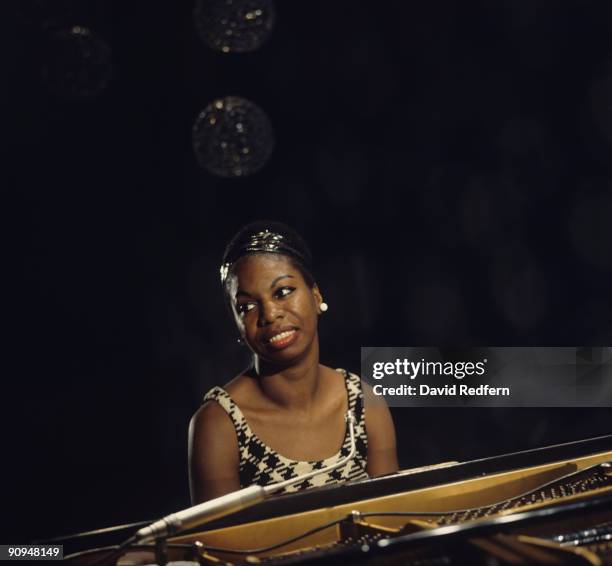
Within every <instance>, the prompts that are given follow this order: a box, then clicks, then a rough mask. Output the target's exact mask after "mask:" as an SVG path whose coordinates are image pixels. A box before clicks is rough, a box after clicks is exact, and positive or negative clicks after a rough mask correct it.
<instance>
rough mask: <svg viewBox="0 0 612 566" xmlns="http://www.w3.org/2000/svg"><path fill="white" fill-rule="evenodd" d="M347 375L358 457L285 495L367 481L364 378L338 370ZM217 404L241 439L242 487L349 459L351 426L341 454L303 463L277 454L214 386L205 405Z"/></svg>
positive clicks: (218, 388)
mask: <svg viewBox="0 0 612 566" xmlns="http://www.w3.org/2000/svg"><path fill="white" fill-rule="evenodd" d="M336 371H339V372H341V373H343V374H344V379H345V384H346V391H347V395H348V406H349V409H352V410H353V411H354V413H355V419H356V421H357V425H356V426H355V440H356V444H357V453H356V454H355V457H354V458H353V459H352V460H351V461H349V462H347V463H346V464H345V465H344V466H341V467H340V468H337V469H335V470H332V471H331V472H325V473H322V474H318V475H316V476H314V477H312V478H310V479H309V480H306V481H303V482H301V483H298V484H296V485H293V486H289V487H287V488H286V489H285V490H284V492H293V491H300V490H303V489H308V488H310V487H318V486H322V485H328V484H334V483H344V482H346V481H351V480H361V479H367V478H368V477H369V476H368V474H367V472H366V464H367V451H368V437H367V435H366V428H365V418H364V408H363V393H362V391H361V379H360V378H359V376H357V375H355V374H352V373H349V372H347V371H346V370H342V369H339V370H336ZM207 401H216V402H217V403H219V405H221V407H223V409H224V410H225V411H226V412H227V414H228V415H229V417H230V419H231V420H232V423H234V428H235V429H236V437H237V438H238V449H239V451H240V465H239V473H240V487H241V488H242V487H247V486H249V485H252V484H259V485H268V484H271V483H277V482H281V481H284V480H287V479H289V478H294V477H296V476H299V475H302V474H306V473H308V472H311V471H312V470H320V469H322V468H325V467H326V466H329V465H331V464H334V463H335V462H337V461H338V460H341V459H342V458H344V457H345V456H347V455H348V454H349V452H350V450H351V439H350V435H349V428H348V425H347V427H346V434H345V436H344V442H343V443H342V447H341V448H340V451H339V452H337V453H336V454H334V455H333V456H331V457H329V458H326V459H325V460H315V461H311V462H300V461H297V460H290V459H289V458H285V457H284V456H283V455H282V454H279V453H278V452H275V451H274V450H272V448H270V447H269V446H267V445H266V444H264V443H263V442H262V441H261V440H259V438H257V436H256V435H255V434H254V433H253V431H252V430H251V428H250V427H249V424H248V423H247V421H246V419H245V417H244V415H243V414H242V411H241V410H240V408H239V407H238V405H236V403H234V401H233V400H232V398H231V397H230V396H229V395H228V393H227V391H225V390H224V389H222V388H221V387H214V388H213V389H211V390H210V391H209V392H208V393H207V394H206V395H205V396H204V402H207Z"/></svg>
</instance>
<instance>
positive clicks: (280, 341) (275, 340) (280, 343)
mask: <svg viewBox="0 0 612 566" xmlns="http://www.w3.org/2000/svg"><path fill="white" fill-rule="evenodd" d="M296 340H297V330H285V331H284V332H280V333H279V334H275V335H274V336H272V338H270V340H269V341H268V343H269V344H270V346H272V347H273V348H274V349H275V350H280V349H282V348H286V347H287V346H290V345H291V344H293V343H294V342H295V341H296Z"/></svg>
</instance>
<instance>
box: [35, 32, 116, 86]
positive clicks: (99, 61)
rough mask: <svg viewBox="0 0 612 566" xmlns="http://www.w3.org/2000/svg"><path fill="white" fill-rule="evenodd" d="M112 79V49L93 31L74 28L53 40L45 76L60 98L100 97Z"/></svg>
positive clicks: (46, 82) (58, 34)
mask: <svg viewBox="0 0 612 566" xmlns="http://www.w3.org/2000/svg"><path fill="white" fill-rule="evenodd" d="M112 75H113V65H112V60H111V49H110V46H109V45H108V43H106V42H105V41H104V40H103V39H101V38H100V37H98V36H97V35H96V34H94V33H93V32H92V31H91V30H90V29H88V28H86V27H82V26H72V27H71V28H69V29H65V30H61V31H58V32H56V33H54V34H53V35H52V36H51V39H50V41H49V46H48V49H47V51H46V53H45V62H44V64H43V69H42V76H43V80H44V82H45V84H46V85H47V87H48V88H49V90H51V91H52V92H53V93H55V94H56V95H58V96H62V97H68V98H79V97H90V96H96V95H98V94H100V93H101V92H102V91H103V90H104V89H105V88H106V87H107V86H108V84H109V83H110V81H111V78H112Z"/></svg>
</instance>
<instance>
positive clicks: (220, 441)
mask: <svg viewBox="0 0 612 566" xmlns="http://www.w3.org/2000/svg"><path fill="white" fill-rule="evenodd" d="M188 459H189V483H190V490H191V498H192V502H193V503H199V502H201V501H206V500H207V499H211V498H213V497H217V496H219V495H223V494H225V493H228V492H230V491H235V490H236V489H238V488H239V487H240V482H239V477H238V464H239V452H238V439H237V438H236V431H235V430H234V425H233V423H232V421H231V419H230V417H229V415H228V414H227V413H226V412H225V409H223V407H221V405H219V404H218V403H217V402H216V401H208V402H206V403H204V404H203V405H202V406H201V407H200V408H199V409H198V410H197V411H196V413H195V414H194V415H193V417H192V419H191V422H190V423H189V439H188Z"/></svg>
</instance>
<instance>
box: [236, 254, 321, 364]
mask: <svg viewBox="0 0 612 566" xmlns="http://www.w3.org/2000/svg"><path fill="white" fill-rule="evenodd" d="M228 290H229V292H230V299H231V301H232V306H233V311H234V317H235V320H236V325H237V326H238V329H239V331H240V334H241V335H242V337H243V338H244V339H245V341H246V343H247V344H248V345H249V347H250V348H251V350H252V351H253V352H254V353H255V354H257V355H258V356H259V357H261V358H262V359H264V360H267V361H270V362H273V363H281V364H286V363H291V362H293V361H297V360H299V359H301V358H302V357H303V356H304V355H305V354H306V353H307V352H308V351H309V350H310V348H311V346H312V344H313V343H314V341H315V339H316V338H317V323H318V314H319V305H320V304H321V302H322V298H321V294H320V292H319V289H318V288H317V286H316V285H315V286H314V287H313V288H311V287H309V286H308V284H307V283H306V282H305V281H304V277H303V276H302V274H301V272H300V270H299V269H297V268H296V267H295V266H294V265H293V264H292V263H291V261H290V260H289V259H287V258H286V257H285V256H282V255H278V254H256V255H249V256H245V257H243V258H241V259H240V260H239V261H238V262H237V263H236V265H235V266H234V268H233V270H232V275H230V279H229V287H228Z"/></svg>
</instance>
